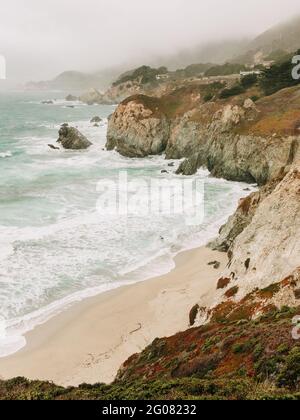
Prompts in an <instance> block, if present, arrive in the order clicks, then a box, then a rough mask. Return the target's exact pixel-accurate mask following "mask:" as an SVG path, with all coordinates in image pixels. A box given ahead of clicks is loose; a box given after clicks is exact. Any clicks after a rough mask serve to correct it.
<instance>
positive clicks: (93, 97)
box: [79, 89, 104, 105]
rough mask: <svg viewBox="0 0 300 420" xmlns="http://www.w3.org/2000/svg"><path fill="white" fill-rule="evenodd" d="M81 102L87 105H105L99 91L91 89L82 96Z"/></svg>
mask: <svg viewBox="0 0 300 420" xmlns="http://www.w3.org/2000/svg"><path fill="white" fill-rule="evenodd" d="M79 100H80V101H81V102H84V103H85V104H87V105H101V104H103V103H104V98H103V94H102V93H100V92H99V91H98V90H97V89H90V90H89V91H88V92H86V93H84V94H83V95H81V96H80V97H79Z"/></svg>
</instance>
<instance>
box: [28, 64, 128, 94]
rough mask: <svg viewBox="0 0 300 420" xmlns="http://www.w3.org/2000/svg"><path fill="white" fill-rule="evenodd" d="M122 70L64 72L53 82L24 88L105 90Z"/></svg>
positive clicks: (30, 83)
mask: <svg viewBox="0 0 300 420" xmlns="http://www.w3.org/2000/svg"><path fill="white" fill-rule="evenodd" d="M122 70H123V68H122V67H117V68H114V69H108V70H102V71H99V72H96V73H83V72H79V71H65V72H63V73H61V74H59V75H58V76H57V77H55V78H54V79H53V80H48V81H41V82H29V83H27V84H26V86H25V88H26V89H28V90H31V89H33V90H56V89H58V90H87V89H90V88H92V87H96V88H97V89H99V90H106V89H107V88H108V87H109V86H110V84H111V83H112V82H113V81H114V80H115V79H116V78H117V77H118V76H119V74H120V72H121V71H122Z"/></svg>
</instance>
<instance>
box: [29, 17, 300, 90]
mask: <svg viewBox="0 0 300 420" xmlns="http://www.w3.org/2000/svg"><path fill="white" fill-rule="evenodd" d="M299 48H300V16H298V17H296V18H294V19H292V20H291V21H289V22H285V23H282V24H280V25H277V26H275V27H273V28H271V29H269V30H267V31H266V32H264V33H262V34H261V35H259V36H258V37H257V38H255V39H254V40H253V41H251V42H249V40H247V39H242V40H226V41H223V42H215V43H209V44H206V45H202V46H197V47H193V48H190V49H184V50H181V51H180V52H178V53H176V54H173V55H169V56H163V57H162V56H157V57H152V58H149V59H148V60H147V62H139V61H136V62H135V63H132V64H131V66H130V67H131V68H132V69H135V68H139V67H140V66H143V65H148V66H154V67H161V66H165V67H167V68H168V69H169V70H177V69H182V68H186V67H188V66H191V65H195V64H198V65H199V63H211V64H210V65H213V64H224V63H225V62H234V63H239V64H245V65H253V64H262V63H263V62H265V61H273V60H274V61H277V60H279V59H281V58H284V57H285V56H286V54H288V53H291V52H294V51H296V50H297V49H299ZM128 67H129V66H128ZM128 67H127V68H126V66H125V65H122V66H118V67H114V68H111V69H107V70H102V71H99V72H96V73H90V74H88V73H83V72H78V71H66V72H63V73H62V74H60V75H59V76H57V77H56V78H55V79H53V80H51V81H46V82H30V83H28V84H27V85H26V88H27V89H39V90H40V89H44V90H48V89H50V90H51V89H60V90H73V91H74V90H87V89H90V88H97V89H99V90H106V89H107V88H108V87H109V86H110V85H111V84H112V83H113V82H115V81H116V80H118V79H119V78H120V77H121V76H124V75H126V74H130V73H131V72H132V71H134V70H131V71H128V70H129V68H128ZM120 75H121V76H120Z"/></svg>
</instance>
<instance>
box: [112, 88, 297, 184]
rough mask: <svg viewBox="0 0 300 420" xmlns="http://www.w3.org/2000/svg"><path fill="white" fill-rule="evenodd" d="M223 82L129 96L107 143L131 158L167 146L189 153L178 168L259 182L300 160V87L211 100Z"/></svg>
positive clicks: (177, 154) (178, 155) (170, 153)
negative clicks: (258, 95) (160, 94)
mask: <svg viewBox="0 0 300 420" xmlns="http://www.w3.org/2000/svg"><path fill="white" fill-rule="evenodd" d="M223 87H224V86H223ZM220 88H221V86H220V85H217V84H216V83H213V84H206V85H203V84H200V85H197V84H196V85H194V84H192V85H190V86H187V87H184V88H182V89H179V90H176V91H174V92H172V93H171V94H168V95H166V96H163V97H161V98H152V97H147V96H143V95H142V96H141V95H137V96H133V97H130V98H127V99H126V100H125V101H123V102H122V103H121V104H120V105H119V107H118V108H117V110H116V111H115V113H114V114H113V115H112V117H111V119H110V122H109V127H108V142H107V147H108V149H110V150H111V149H113V148H116V149H117V150H118V151H119V152H120V153H122V154H124V155H125V156H130V157H141V156H146V155H148V154H160V153H162V152H165V153H166V158H167V159H182V158H186V160H185V161H184V162H182V163H181V164H180V166H179V168H178V171H177V173H179V174H180V173H181V174H184V175H191V174H193V173H195V172H196V171H197V169H198V168H200V167H201V166H203V167H206V168H208V169H209V171H210V172H211V173H212V175H213V176H216V177H223V178H226V179H228V180H233V181H244V182H249V183H258V184H259V185H264V184H266V183H267V182H269V181H271V180H272V179H274V178H277V177H278V176H281V175H282V174H286V173H287V172H288V171H289V169H290V168H291V166H292V165H293V164H297V163H298V162H300V148H299V142H300V136H299V129H300V126H299V117H300V113H299V111H298V109H300V89H299V88H298V87H293V88H288V89H284V90H282V91H280V92H278V93H276V94H274V95H272V96H268V97H264V98H262V99H260V100H258V101H256V102H255V103H254V102H253V100H252V99H250V97H249V95H250V94H251V92H245V93H243V94H242V95H238V96H235V97H233V98H230V99H228V100H221V99H217V98H216V99H215V100H210V101H208V102H206V100H207V98H208V97H211V96H212V97H213V98H214V95H215V96H216V94H217V92H218V91H219V90H220ZM208 95H209V96H208ZM128 127H130V128H128ZM159 133H160V135H159ZM152 142H154V143H155V145H156V146H155V147H153V148H152V147H149V144H150V143H152Z"/></svg>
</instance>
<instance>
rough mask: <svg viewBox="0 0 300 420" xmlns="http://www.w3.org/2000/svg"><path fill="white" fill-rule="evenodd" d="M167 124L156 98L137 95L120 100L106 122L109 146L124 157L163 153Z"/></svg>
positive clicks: (166, 138) (107, 145) (165, 143)
mask: <svg viewBox="0 0 300 420" xmlns="http://www.w3.org/2000/svg"><path fill="white" fill-rule="evenodd" d="M169 131H170V126H169V122H168V120H167V118H166V117H165V115H164V114H163V112H162V111H161V110H160V108H159V103H158V101H156V99H154V98H153V99H152V98H148V97H144V96H141V95H139V96H136V97H132V98H129V99H128V100H125V101H124V102H122V103H121V104H120V105H119V106H118V108H117V110H116V111H115V113H114V114H113V115H112V116H111V117H110V119H109V123H108V134H107V144H106V147H107V149H108V150H113V149H116V150H117V151H118V152H119V153H120V154H122V155H123V156H127V157H145V156H148V155H157V154H160V153H162V152H163V151H164V150H165V149H166V146H167V141H168V138H169Z"/></svg>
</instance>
